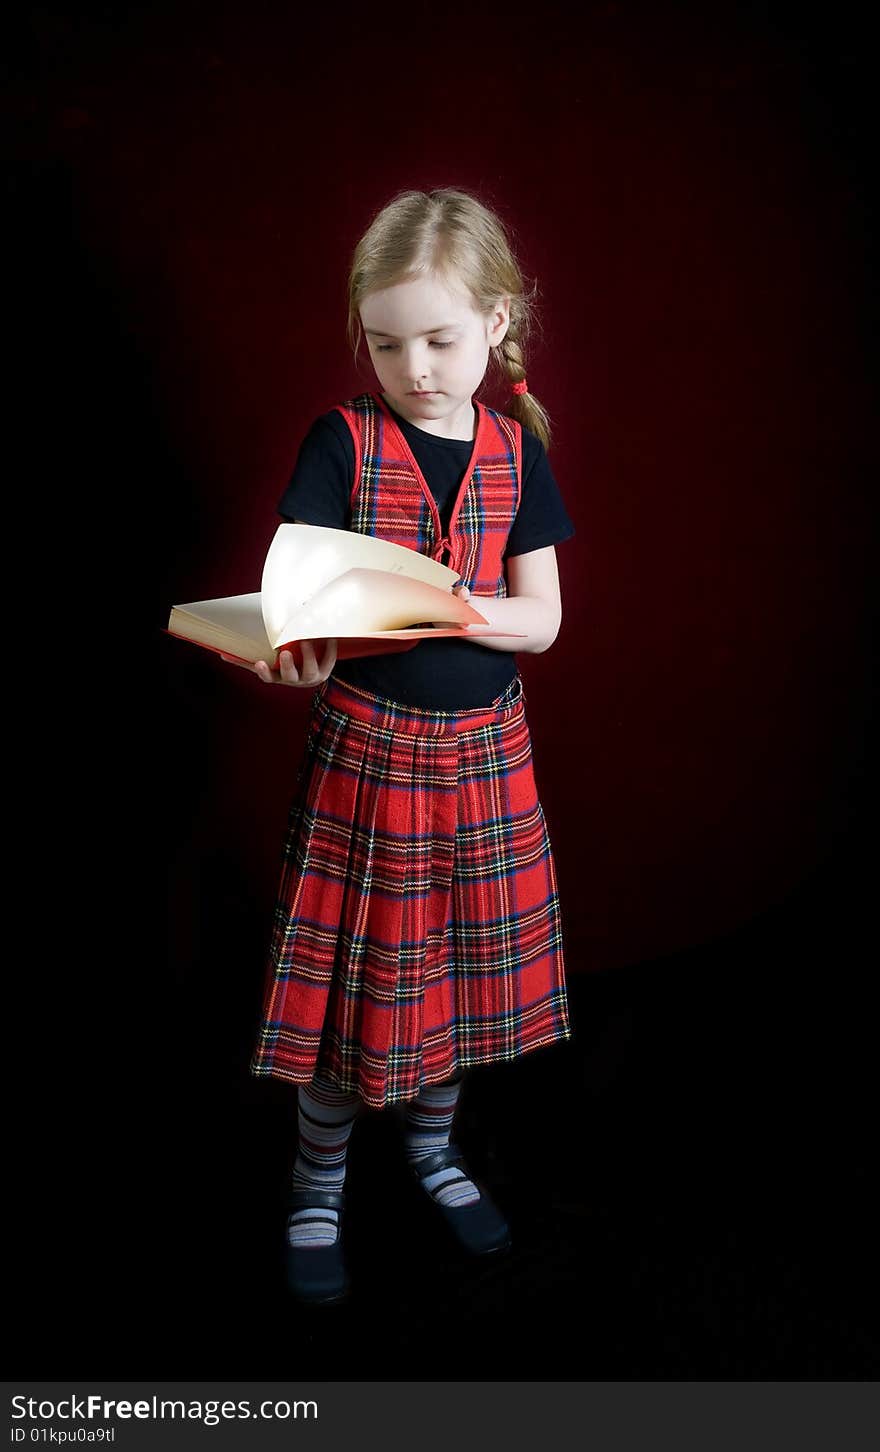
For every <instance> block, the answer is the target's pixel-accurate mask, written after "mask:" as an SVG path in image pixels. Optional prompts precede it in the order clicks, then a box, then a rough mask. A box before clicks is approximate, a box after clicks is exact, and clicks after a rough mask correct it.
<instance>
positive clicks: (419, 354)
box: [406, 345, 430, 388]
mask: <svg viewBox="0 0 880 1452" xmlns="http://www.w3.org/2000/svg"><path fill="white" fill-rule="evenodd" d="M406 372H407V377H408V378H409V380H410V385H411V387H412V388H418V387H420V385H421V384H422V383H423V382H424V380H425V379H426V378H427V377H428V374H429V372H430V369H429V368H428V359H427V354H426V353H425V352H424V350H423V349H422V348H420V347H419V346H418V345H416V346H415V347H414V348H412V349H410V352H409V355H408V357H407V359H406Z"/></svg>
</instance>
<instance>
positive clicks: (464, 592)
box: [452, 580, 471, 601]
mask: <svg viewBox="0 0 880 1452" xmlns="http://www.w3.org/2000/svg"><path fill="white" fill-rule="evenodd" d="M452 593H453V595H457V596H458V598H459V600H464V601H467V600H469V599H470V598H471V592H470V590H469V589H468V587H467V585H463V584H462V583H461V581H460V580H459V582H458V584H457V585H453V587H452Z"/></svg>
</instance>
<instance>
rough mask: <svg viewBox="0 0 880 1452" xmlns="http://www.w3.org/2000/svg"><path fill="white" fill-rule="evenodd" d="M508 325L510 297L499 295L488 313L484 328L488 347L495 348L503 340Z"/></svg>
mask: <svg viewBox="0 0 880 1452" xmlns="http://www.w3.org/2000/svg"><path fill="white" fill-rule="evenodd" d="M509 327H510V298H509V297H501V298H499V299H498V301H497V303H496V304H495V306H494V308H492V311H491V312H490V313H489V316H488V319H487V323H486V328H487V337H488V340H489V347H490V348H497V347H498V344H499V343H501V342H503V340H504V336H505V334H506V332H507V329H508V328H509Z"/></svg>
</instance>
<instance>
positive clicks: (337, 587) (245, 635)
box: [167, 524, 516, 667]
mask: <svg viewBox="0 0 880 1452" xmlns="http://www.w3.org/2000/svg"><path fill="white" fill-rule="evenodd" d="M458 579H459V576H458V575H457V574H456V572H455V571H454V570H451V569H449V568H448V566H446V565H441V564H439V562H438V561H437V560H432V559H430V558H429V557H428V556H427V555H422V554H419V553H418V552H417V551H416V550H411V549H406V548H405V547H404V546H403V545H396V544H391V543H390V542H389V541H388V540H383V539H376V538H375V537H374V536H372V535H366V534H355V533H352V532H351V531H349V530H345V529H325V528H324V527H322V526H320V525H315V524H280V525H279V526H278V529H277V531H276V533H275V537H274V539H273V540H272V543H271V544H270V546H269V550H268V553H267V555H266V559H265V562H264V564H263V576H262V580H261V588H260V590H259V591H257V592H256V593H252V594H249V595H226V596H222V597H221V598H220V599H217V600H194V601H192V602H191V603H190V604H188V605H175V606H174V607H173V608H172V611H171V615H170V618H169V621H168V630H167V634H169V635H176V636H179V637H180V638H181V639H183V640H189V641H191V642H192V643H193V644H195V645H202V646H205V647H206V648H207V649H208V650H215V651H218V652H220V653H222V654H223V655H233V656H237V657H238V658H239V659H240V660H245V661H250V662H253V661H257V660H264V661H266V663H267V664H268V665H269V666H272V667H274V666H276V665H277V661H278V656H279V655H280V654H281V651H282V650H286V649H290V650H292V651H293V656H294V662H295V664H296V665H297V666H300V665H301V664H302V653H301V651H299V650H298V649H297V648H296V646H297V642H299V641H301V640H327V639H330V638H331V637H332V638H334V639H336V641H337V642H338V644H337V657H338V659H339V660H345V659H346V658H348V657H351V656H361V655H378V654H380V653H382V652H384V651H389V650H410V649H412V647H413V646H414V645H416V644H417V643H418V641H420V640H425V639H428V638H429V637H431V638H436V637H438V636H457V637H459V638H465V637H467V636H468V635H477V636H483V635H513V634H515V633H516V632H511V631H507V630H496V629H493V628H492V627H490V626H489V625H488V624H487V622H486V619H485V617H484V616H482V615H480V613H479V612H478V611H477V610H475V609H474V608H473V606H472V605H470V604H468V602H467V601H464V600H460V599H459V598H458V596H457V595H453V594H452V587H453V585H454V584H455V583H456V581H457V580H458Z"/></svg>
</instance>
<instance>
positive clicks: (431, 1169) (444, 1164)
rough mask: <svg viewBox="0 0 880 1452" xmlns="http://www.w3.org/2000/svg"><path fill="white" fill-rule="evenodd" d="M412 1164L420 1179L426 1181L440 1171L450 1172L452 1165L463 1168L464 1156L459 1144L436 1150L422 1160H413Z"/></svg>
mask: <svg viewBox="0 0 880 1452" xmlns="http://www.w3.org/2000/svg"><path fill="white" fill-rule="evenodd" d="M411 1163H412V1167H413V1170H414V1171H415V1173H416V1174H417V1175H418V1177H419V1179H420V1180H424V1179H425V1178H426V1176H428V1175H434V1174H436V1173H437V1171H438V1170H448V1169H449V1168H450V1166H451V1165H456V1166H457V1167H459V1168H460V1167H462V1166H463V1165H464V1156H463V1155H462V1152H461V1150H460V1149H459V1148H458V1145H457V1144H448V1145H445V1146H444V1148H443V1149H439V1150H434V1151H433V1152H432V1153H431V1154H429V1155H425V1156H424V1157H423V1158H421V1159H418V1160H412V1161H411Z"/></svg>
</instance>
